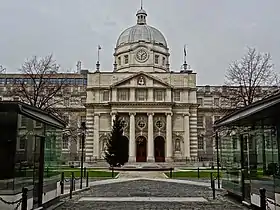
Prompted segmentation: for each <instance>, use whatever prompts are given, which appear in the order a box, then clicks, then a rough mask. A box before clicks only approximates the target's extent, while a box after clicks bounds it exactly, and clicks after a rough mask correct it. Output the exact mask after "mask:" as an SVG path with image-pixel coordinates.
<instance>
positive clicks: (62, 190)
mask: <svg viewBox="0 0 280 210" xmlns="http://www.w3.org/2000/svg"><path fill="white" fill-rule="evenodd" d="M60 191H61V194H63V193H64V172H62V173H61V180H60Z"/></svg>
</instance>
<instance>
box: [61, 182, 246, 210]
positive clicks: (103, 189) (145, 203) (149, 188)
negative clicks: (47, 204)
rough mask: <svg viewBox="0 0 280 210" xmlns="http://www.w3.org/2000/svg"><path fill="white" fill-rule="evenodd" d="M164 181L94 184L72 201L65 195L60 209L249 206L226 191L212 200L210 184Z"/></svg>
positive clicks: (229, 208) (228, 209)
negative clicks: (228, 197) (234, 199)
mask: <svg viewBox="0 0 280 210" xmlns="http://www.w3.org/2000/svg"><path fill="white" fill-rule="evenodd" d="M162 180H164V179H162ZM162 180H161V181H157V180H155V179H150V180H144V179H130V180H125V179H121V180H118V179H115V181H114V182H108V181H107V182H104V183H102V184H96V185H91V189H90V190H88V191H84V192H81V193H79V194H77V195H74V196H73V198H72V199H71V200H70V199H69V198H65V199H64V202H65V203H64V204H63V205H62V206H60V207H58V208H57V210H66V209H71V210H76V209H79V210H90V209H96V210H98V209H102V210H113V209H114V210H115V209H116V210H117V209H121V210H134V209H139V210H140V209H141V210H148V209H160V210H165V209H173V210H175V209H176V210H177V209H180V210H183V209H195V210H198V209H211V210H222V209H226V210H234V209H247V208H246V207H243V206H242V205H241V204H238V203H235V202H233V201H231V200H229V199H227V198H226V197H225V196H224V192H223V191H217V199H215V200H213V199H212V191H211V189H210V188H209V187H208V186H204V185H203V186H199V185H198V183H196V185H192V184H191V182H188V183H187V184H186V183H183V182H179V183H176V182H174V181H172V182H168V181H167V180H169V179H165V180H166V181H162ZM116 181H119V182H116Z"/></svg>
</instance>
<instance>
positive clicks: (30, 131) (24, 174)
mask: <svg viewBox="0 0 280 210" xmlns="http://www.w3.org/2000/svg"><path fill="white" fill-rule="evenodd" d="M0 115H1V116H0V133H1V139H0V144H1V145H0V161H2V164H1V165H2V166H3V167H4V168H2V169H1V173H0V190H13V191H15V192H17V191H18V192H20V191H21V190H22V187H27V188H29V189H30V190H31V189H33V188H34V186H35V185H36V183H38V180H39V167H40V161H41V159H40V157H41V155H43V159H42V160H43V162H44V185H45V184H46V183H50V181H52V183H53V184H54V183H55V188H56V182H57V181H58V180H59V178H58V177H59V176H58V174H59V168H60V165H61V150H62V149H61V135H62V131H61V130H60V129H55V128H53V127H51V126H47V125H45V124H42V123H40V122H39V121H34V120H32V119H30V118H28V117H25V116H23V115H20V114H17V113H5V112H1V113H0ZM42 148H43V149H42ZM2 171H6V173H2Z"/></svg>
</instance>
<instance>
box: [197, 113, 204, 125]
mask: <svg viewBox="0 0 280 210" xmlns="http://www.w3.org/2000/svg"><path fill="white" fill-rule="evenodd" d="M203 121H204V117H203V116H201V115H198V116H197V126H198V127H203V125H204V122H203Z"/></svg>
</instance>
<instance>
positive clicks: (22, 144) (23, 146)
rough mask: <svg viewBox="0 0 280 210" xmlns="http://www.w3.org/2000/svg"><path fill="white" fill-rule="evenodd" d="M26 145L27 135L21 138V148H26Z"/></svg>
mask: <svg viewBox="0 0 280 210" xmlns="http://www.w3.org/2000/svg"><path fill="white" fill-rule="evenodd" d="M25 146H26V136H22V137H20V139H19V149H25Z"/></svg>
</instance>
